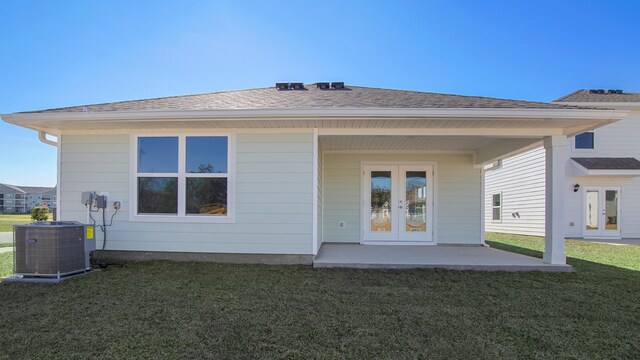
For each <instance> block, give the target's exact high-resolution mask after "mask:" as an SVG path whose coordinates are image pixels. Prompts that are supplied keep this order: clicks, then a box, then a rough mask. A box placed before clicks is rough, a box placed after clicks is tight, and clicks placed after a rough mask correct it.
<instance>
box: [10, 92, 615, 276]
mask: <svg viewBox="0 0 640 360" xmlns="http://www.w3.org/2000/svg"><path fill="white" fill-rule="evenodd" d="M625 114H626V113H625V112H620V111H614V110H598V109H589V108H580V107H576V106H572V105H566V104H559V103H557V104H552V103H539V102H528V101H516V100H506V99H494V98H486V97H472V96H458V95H446V94H435V93H424V92H415V91H401V90H388V89H378V88H367V87H357V86H346V85H345V84H343V83H336V82H334V83H316V84H306V85H305V84H301V83H278V84H276V86H275V87H271V88H261V89H252V90H239V91H228V92H218V93H208V94H200V95H189V96H176V97H168V98H157V99H147V100H136V101H125V102H116V103H108V104H97V105H85V106H77V107H69V108H61V109H51V110H43V111H34V112H27V113H17V114H8V115H3V116H2V118H3V119H4V120H5V121H7V122H10V123H13V124H16V125H19V126H23V127H26V128H30V129H34V130H37V131H39V132H40V135H41V138H46V136H45V135H46V134H50V135H55V136H57V144H56V146H57V147H58V151H59V164H58V169H59V174H58V175H59V184H60V185H59V193H60V195H59V205H60V206H59V217H60V218H61V219H63V220H76V221H80V222H88V221H89V222H90V221H92V220H91V219H92V218H93V219H95V218H96V217H97V216H98V215H99V216H102V215H104V216H105V218H106V219H107V220H109V219H110V218H111V217H113V225H112V226H111V227H109V228H108V229H109V230H108V240H107V243H106V249H107V250H108V251H109V254H110V255H111V256H118V255H120V256H135V257H137V258H145V257H146V258H150V257H154V256H155V257H158V256H162V257H167V258H181V257H182V258H194V259H204V258H207V257H209V258H214V259H243V260H247V261H270V262H287V263H291V262H300V263H311V262H312V261H314V259H316V261H317V257H316V256H317V255H318V253H319V252H320V253H322V252H323V249H329V248H331V249H332V251H333V252H334V253H335V254H337V255H336V256H345V257H347V258H348V257H349V256H351V255H345V254H347V253H348V252H349V251H354V253H353V254H355V253H356V252H358V251H360V252H362V251H363V250H362V249H367V250H366V251H369V252H376V254H377V255H376V256H379V257H380V258H382V260H383V261H384V260H385V256H391V255H390V254H391V249H398V248H400V247H403V246H407V247H406V248H404V249H416V250H415V251H413V250H412V251H411V252H410V254H409V255H411V254H416V253H418V252H419V253H420V254H424V256H429V255H430V254H436V253H437V254H445V253H444V252H446V254H448V255H446V256H445V255H437V256H436V257H435V260H434V261H436V262H435V263H434V264H436V265H438V264H440V265H464V264H463V262H464V260H461V259H462V258H465V257H456V256H455V255H456V254H461V253H463V252H465V251H485V250H481V249H486V248H482V245H483V244H484V216H483V211H484V194H483V189H484V172H483V167H484V166H485V165H486V164H491V163H493V162H495V161H498V160H500V159H503V158H505V157H508V156H511V155H513V154H517V153H521V152H523V151H526V150H527V149H530V148H531V147H532V146H536V144H539V143H540V142H544V144H545V148H546V149H547V156H546V159H545V161H544V165H543V167H544V168H546V169H547V178H546V181H545V182H544V186H545V187H546V189H547V196H546V201H547V204H546V208H547V214H551V216H548V217H547V231H546V249H545V256H544V263H542V262H540V264H539V265H540V266H542V264H547V265H548V264H553V265H558V266H563V265H564V264H565V255H564V244H563V236H564V223H565V221H564V219H563V216H564V212H563V211H562V205H563V202H564V196H565V192H566V191H565V190H566V186H565V177H564V169H565V165H566V161H565V159H566V142H567V137H568V136H573V135H575V134H579V133H582V132H584V131H586V130H589V129H593V128H596V127H599V126H602V125H606V124H609V123H612V122H614V121H616V120H619V119H620V118H622V117H623V116H625ZM94 195H95V196H100V198H99V203H101V205H102V206H103V207H104V208H105V209H104V214H101V213H99V214H96V213H95V212H93V210H92V209H93V204H94V202H93V198H92V197H93V196H94ZM102 196H104V197H102ZM116 211H117V213H116ZM98 221H99V222H100V221H101V219H100V218H98ZM107 222H108V221H107ZM100 238H101V236H98V239H100ZM336 244H347V245H344V246H343V247H340V246H338V245H336ZM361 244H362V245H361ZM351 245H352V246H351ZM355 245H357V246H356V247H355V248H354V247H353V246H355ZM364 245H367V246H364ZM369 245H371V246H375V247H371V246H369ZM430 245H437V246H430ZM454 245H455V246H454ZM457 245H471V247H460V246H457ZM98 246H99V247H100V246H101V245H100V244H99V245H98ZM350 246H351V247H350ZM409 246H411V248H410V247H409ZM474 246H475V247H474ZM354 249H355V250H354ZM470 249H471V250H470ZM474 249H477V250H474ZM327 251H329V250H327ZM486 251H490V250H489V249H486ZM493 251H494V252H495V253H493V254H497V250H493ZM478 254H480V255H477V254H476V255H474V256H475V257H470V256H467V257H466V259H470V258H474V259H480V260H479V261H482V260H483V256H484V255H482V254H484V253H478ZM353 256H355V255H353ZM403 256H404V255H403ZM407 256H408V255H407ZM487 256H493V255H487ZM496 256H497V255H496ZM501 256H502V255H501ZM505 256H506V255H505ZM523 258H524V257H523ZM401 260H402V259H399V261H401ZM467 261H468V260H467ZM510 261H511V260H510ZM523 261H524V260H523ZM527 261H528V260H527ZM390 262H393V261H392V260H390ZM516 262H517V261H516ZM507 263H508V262H505V263H504V264H507ZM532 264H533V263H532ZM536 264H537V263H536ZM536 266H537V265H536Z"/></svg>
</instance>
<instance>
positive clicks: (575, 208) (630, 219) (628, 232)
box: [485, 111, 640, 238]
mask: <svg viewBox="0 0 640 360" xmlns="http://www.w3.org/2000/svg"><path fill="white" fill-rule="evenodd" d="M639 133H640V112H637V111H636V112H633V113H632V114H631V115H629V116H628V117H627V118H625V119H623V120H620V121H618V122H615V123H613V124H610V125H607V126H604V127H601V128H598V129H595V131H594V139H595V148H594V149H575V148H574V146H573V144H574V138H570V139H567V149H568V152H569V155H568V157H569V159H567V176H566V199H567V200H566V203H565V212H566V213H565V226H566V229H567V230H566V236H568V237H582V227H583V224H584V212H583V209H582V202H583V195H584V193H583V191H584V189H585V187H587V186H613V187H620V188H621V194H620V196H621V201H620V229H621V235H622V237H623V238H638V237H640V221H638V219H640V178H638V177H614V176H580V177H576V176H572V174H573V172H572V170H573V164H572V163H571V162H572V161H573V160H571V159H570V158H571V157H634V158H637V159H640V142H638V140H637V139H638V136H637V134H639ZM544 174H545V159H544V149H543V148H538V149H534V150H532V151H529V152H527V153H524V154H521V155H518V156H515V157H512V158H509V159H505V160H504V161H503V166H502V168H501V169H498V170H494V171H487V172H486V174H485V193H486V194H487V195H488V196H486V197H485V202H486V208H485V209H486V211H485V214H486V215H485V216H486V220H487V221H486V225H485V228H486V230H487V231H492V232H502V233H513V234H524V235H538V236H544V212H545V209H544V206H545V204H544V194H545V178H544ZM575 184H580V190H579V191H578V192H574V191H573V187H574V185H575ZM494 191H502V192H503V212H502V214H503V220H502V223H492V222H491V218H490V216H491V202H490V198H491V197H490V194H492V193H493V192H494ZM512 214H517V215H520V217H519V218H518V217H514V216H513V215H512Z"/></svg>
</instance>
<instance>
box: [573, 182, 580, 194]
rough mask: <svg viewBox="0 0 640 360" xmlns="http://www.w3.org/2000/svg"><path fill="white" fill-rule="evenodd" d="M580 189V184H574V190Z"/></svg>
mask: <svg viewBox="0 0 640 360" xmlns="http://www.w3.org/2000/svg"><path fill="white" fill-rule="evenodd" d="M578 190H580V184H575V185H573V192H578Z"/></svg>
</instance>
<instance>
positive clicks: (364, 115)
mask: <svg viewBox="0 0 640 360" xmlns="http://www.w3.org/2000/svg"><path fill="white" fill-rule="evenodd" d="M627 113H628V112H627V111H620V110H599V109H522V108H518V109H487V108H433V109H406V108H404V109H391V108H323V109H224V110H188V111H184V110H163V111H104V112H40V113H15V114H5V115H1V117H2V119H3V120H4V121H6V122H8V123H11V124H15V125H18V126H22V127H25V128H29V129H33V130H37V131H45V132H47V133H50V134H54V135H55V134H60V133H62V132H64V131H66V130H108V129H111V130H113V129H118V130H127V129H130V130H134V129H141V128H143V129H170V128H177V129H179V128H184V127H194V128H242V127H244V128H252V127H257V128H265V127H266V128H325V129H328V128H345V127H346V128H351V129H357V128H417V129H428V128H434V129H442V128H455V129H465V128H482V129H485V128H486V129H506V128H513V129H518V128H537V129H550V130H553V131H552V132H550V134H551V133H553V134H557V133H562V134H564V135H567V136H571V135H575V134H578V133H580V132H583V131H585V130H589V129H593V128H596V127H599V126H603V125H607V124H609V123H612V122H615V121H617V120H620V119H622V118H624V117H625V116H626V115H627ZM362 120H368V121H364V122H363V121H362ZM379 124H384V126H378V125H379Z"/></svg>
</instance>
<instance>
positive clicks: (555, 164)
mask: <svg viewBox="0 0 640 360" xmlns="http://www.w3.org/2000/svg"><path fill="white" fill-rule="evenodd" d="M544 149H545V152H546V154H545V155H546V161H545V167H546V169H545V170H546V181H545V190H546V195H545V196H546V198H545V226H544V230H545V231H544V256H543V260H544V262H545V263H548V264H555V265H564V264H566V263H567V258H566V256H565V253H564V235H565V226H564V202H565V193H564V191H565V186H566V184H565V168H566V161H567V137H566V136H564V135H554V136H550V137H546V138H545V139H544Z"/></svg>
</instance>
